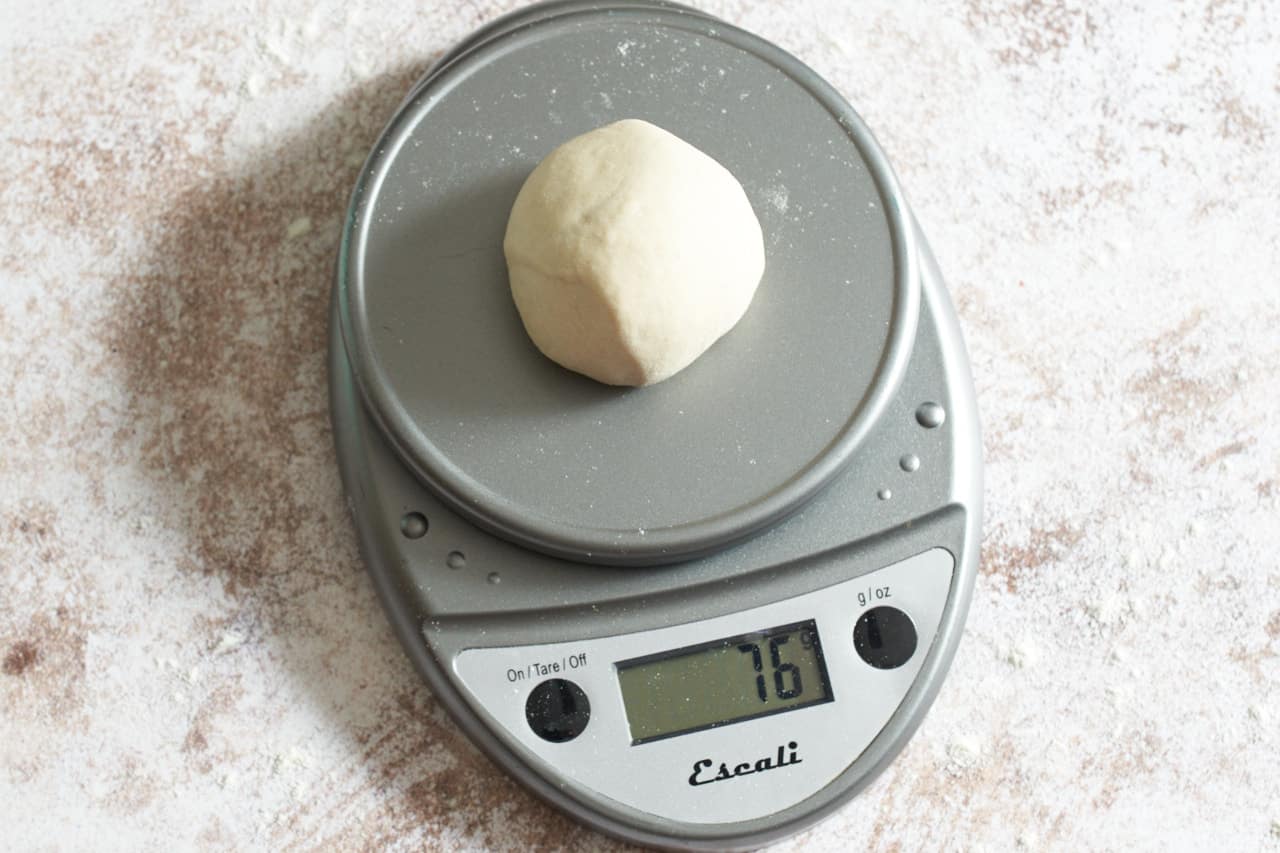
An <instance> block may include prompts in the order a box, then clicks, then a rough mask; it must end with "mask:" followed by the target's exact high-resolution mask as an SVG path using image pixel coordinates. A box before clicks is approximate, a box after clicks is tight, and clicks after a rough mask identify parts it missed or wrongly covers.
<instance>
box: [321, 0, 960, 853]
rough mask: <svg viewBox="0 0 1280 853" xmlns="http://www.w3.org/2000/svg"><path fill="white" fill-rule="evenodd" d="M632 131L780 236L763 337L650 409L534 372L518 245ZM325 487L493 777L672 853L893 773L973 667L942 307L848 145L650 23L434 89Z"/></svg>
mask: <svg viewBox="0 0 1280 853" xmlns="http://www.w3.org/2000/svg"><path fill="white" fill-rule="evenodd" d="M622 118H643V119H646V120H648V121H651V122H653V123H654V124H657V125H659V126H661V127H664V128H666V129H668V130H670V131H672V132H674V133H676V134H677V135H678V136H680V137H682V138H684V139H685V140H687V141H689V142H690V143H692V144H694V145H695V146H697V147H698V148H700V149H702V150H703V151H706V152H707V153H708V154H710V155H711V156H713V157H714V158H716V159H717V160H719V161H720V162H721V163H723V164H724V165H725V166H726V167H727V168H728V169H729V170H730V171H731V172H733V174H734V175H735V176H736V177H737V178H738V179H739V181H740V182H741V183H742V184H743V187H744V189H745V190H746V192H747V195H748V198H749V199H750V200H751V203H752V205H753V207H754V208H755V211H756V214H757V216H758V218H759V219H760V221H761V225H762V228H763V231H764V234H765V252H766V271H765V274H764V278H763V280H762V281H761V284H760V287H759V289H758V291H757V294H756V297H755V300H754V302H753V303H752V306H751V308H750V309H749V310H748V312H747V314H746V316H745V317H744V318H743V320H742V321H741V322H740V323H739V325H738V326H737V327H736V328H735V329H733V330H732V331H731V332H730V333H729V334H728V335H726V336H725V337H724V338H722V339H721V340H720V341H719V342H717V343H716V344H715V345H714V346H713V347H712V348H711V349H710V350H709V351H708V352H707V353H706V354H705V355H703V356H702V357H701V358H699V359H698V360H697V361H695V362H694V363H693V364H692V365H691V366H690V367H688V368H687V369H686V370H684V371H683V372H681V373H680V374H677V375H676V376H675V377H673V378H671V379H669V380H667V381H665V382H663V383H660V384H658V385H656V386H652V387H650V388H644V389H621V388H611V387H607V386H603V385H600V384H597V383H595V382H593V381H592V380H589V379H586V378H584V377H582V376H579V375H577V374H574V373H571V372H569V371H566V370H564V369H562V368H560V367H559V366H557V365H555V364H554V363H552V362H551V361H549V360H548V359H546V358H544V357H543V356H542V355H541V354H540V353H539V352H538V351H537V350H536V349H535V348H534V346H533V345H532V343H531V342H530V341H529V339H528V337H527V336H526V335H525V332H524V329H523V327H522V325H521V323H520V320H519V316H518V315H517V313H516V310H515V307H514V305H513V303H512V300H511V296H510V290H509V286H508V282H507V276H506V267H505V261H504V258H503V255H502V248H501V247H502V238H503V234H504V232H505V228H506V222H507V216H508V214H509V211H510V207H511V204H512V202H513V201H514V198H515V195H516V193H517V191H518V190H519V188H520V186H521V184H522V183H523V181H524V179H525V178H526V177H527V175H528V173H529V172H530V171H531V170H532V168H533V167H534V166H535V165H536V163H537V162H538V161H539V160H540V159H541V158H542V157H543V156H545V155H546V154H547V153H548V152H549V151H550V150H552V149H553V148H554V147H556V146H557V145H559V144H560V143H562V142H564V141H566V140H568V139H570V138H572V137H573V136H576V135H578V134H580V133H583V132H585V131H588V130H591V129H592V128H595V127H598V126H600V125H603V124H607V123H609V122H611V121H615V120H618V119H622ZM329 371H330V390H331V398H332V400H331V405H332V415H333V422H334V435H335V443H336V446H337V450H338V461H339V465H340V467H341V470H342V478H343V483H344V486H345V489H346V493H347V500H348V503H349V506H350V507H351V511H352V516H353V519H354V521H355V524H356V528H357V531H358V533H359V537H360V543H361V549H362V552H363V553H364V556H365V558H366V561H367V563H368V567H369V572H370V576H371V578H372V580H373V582H374V585H375V587H376V589H377V591H378V594H379V597H380V599H381V600H382V603H383V605H384V607H385V609H386V612H387V615H388V618H389V619H390V621H391V624H392V625H393V627H394V629H395V631H396V632H397V634H398V636H399V638H400V640H401V642H402V644H403V645H404V648H405V650H406V652H407V653H408V655H409V656H410V658H411V659H412V661H413V662H414V664H415V666H416V667H417V669H418V670H419V672H421V674H422V675H423V677H424V678H425V680H426V681H427V682H428V684H429V685H430V687H431V689H432V692H433V693H434V694H435V696H436V698H437V699H438V701H439V702H440V703H441V704H442V705H443V707H444V708H445V709H446V710H447V711H448V712H449V714H450V716H451V717H452V719H453V720H454V722H455V723H456V724H457V725H458V726H459V727H460V728H461V729H462V730H463V731H464V732H466V734H467V735H468V736H469V737H470V738H471V739H472V740H473V741H474V742H475V743H476V744H477V745H478V746H479V747H480V748H481V749H482V750H484V751H485V752H486V754H488V755H489V756H490V757H491V758H492V759H493V760H494V761H495V763H497V764H498V765H499V766H500V767H501V768H502V769H503V770H504V771H505V772H507V773H508V774H510V775H511V776H512V777H514V778H516V779H518V780H519V781H520V782H522V783H523V784H524V785H526V786H527V787H528V788H529V789H530V790H532V791H533V792H535V793H536V794H537V795H539V796H540V797H542V798H544V799H545V800H547V801H548V802H550V803H552V804H554V805H555V806H557V807H558V808H561V809H563V810H564V811H566V812H567V813H569V814H571V815H572V816H574V817H575V818H576V819H578V820H580V821H582V822H584V823H586V824H588V825H590V826H592V827H595V828H597V829H599V830H601V831H603V832H606V833H609V834H611V835H614V836H616V837H618V838H622V839H625V840H627V841H631V842H634V843H639V844H645V845H650V846H654V847H662V848H668V849H690V850H694V849H698V850H713V849H714V850H724V849H751V848H755V847H758V846H760V845H763V844H766V843H769V842H771V841H774V840H777V839H780V838H783V837H786V836H788V835H790V834H792V833H795V832H798V831H800V830H802V829H804V828H806V827H808V826H810V825H812V824H813V823H814V822H816V821H818V820H820V819H821V818H822V817H823V816H824V815H826V814H829V813H830V812H831V811H833V810H835V809H837V808H839V807H841V806H842V805H843V804H845V803H846V802H848V800H849V799H850V798H852V797H853V796H854V795H855V794H856V793H857V792H858V791H859V790H861V789H862V788H863V787H864V786H865V785H866V784H868V783H869V782H870V780H871V779H872V778H874V776H875V775H876V774H877V773H878V772H880V771H881V770H882V769H883V768H884V767H885V766H886V765H887V764H888V763H889V762H890V761H891V760H892V759H893V757H894V756H895V755H896V754H897V752H898V751H899V750H901V748H902V747H903V746H904V745H905V743H906V742H907V740H908V739H909V737H910V736H911V734H912V732H913V731H914V729H915V727H916V726H917V725H918V724H919V722H920V721H921V719H922V718H923V716H924V714H925V712H926V711H927V710H928V707H929V705H930V704H931V702H932V701H933V698H934V696H935V695H936V694H937V691H938V689H939V687H940V685H941V683H942V680H943V678H944V676H945V674H946V671H947V668H948V666H949V664H950V661H951V658H952V656H953V655H954V652H955V649H956V647H957V644H958V643H959V640H960V635H961V631H962V628H963V623H964V617H965V613H966V610H967V607H968V602H969V597H970V594H971V591H972V586H973V581H974V576H975V574H976V567H977V555H978V543H979V541H980V534H981V455H980V454H981V442H980V437H979V431H978V421H977V412H976V408H975V404H974V394H973V387H972V381H971V379H970V377H969V373H968V363H967V356H966V354H965V352H964V345H963V341H962V339H961V335H960V331H959V328H958V326H957V324H956V321H955V317H954V314H953V312H952V310H951V307H950V304H949V301H948V299H947V295H946V290H945V286H944V285H943V283H942V278H941V274H940V273H939V271H938V269H937V265H936V262H935V261H934V259H933V257H932V254H931V253H930V251H929V248H928V245H927V243H926V241H925V240H924V239H923V236H922V235H921V234H920V230H919V226H918V224H917V223H916V222H915V219H914V217H913V216H912V214H911V212H910V210H909V208H908V206H907V204H906V201H905V199H904V197H903V195H902V192H901V189H900V188H899V186H898V185H897V182H896V180H895V178H894V176H893V174H892V171H891V169H890V168H889V166H888V164H887V163H886V161H885V159H884V155H883V153H882V152H881V151H880V149H879V147H878V146H877V144H876V143H875V141H874V139H873V138H872V137H871V134H870V132H869V131H868V130H867V129H866V127H865V126H864V125H863V123H862V122H861V120H860V119H859V118H858V117H857V115H856V114H855V113H854V112H853V110H852V108H851V107H850V106H849V105H848V104H847V103H846V102H845V101H844V100H843V99H842V98H841V97H840V96H839V94H837V93H836V92H835V91H834V90H832V89H831V87H830V86H828V85H827V84H826V83H825V82H823V81H822V80H821V79H820V78H819V77H818V76H817V75H815V74H814V73H813V72H812V71H811V70H809V69H808V68H807V67H805V66H804V65H803V64H802V63H800V62H799V61H798V60H796V59H795V58H794V57H791V56H789V55H788V54H786V53H784V52H783V51H781V50H779V49H778V48H776V47H774V46H773V45H771V44H769V43H768V42H766V41H764V40H762V39H760V38H758V37H756V36H753V35H751V34H749V33H746V32H743V31H741V30H738V29H736V28H734V27H732V26H729V25H727V24H725V23H723V22H721V21H718V20H716V19H714V18H711V17H709V16H707V15H705V14H703V13H700V12H697V11H695V10H691V9H687V8H684V7H680V6H676V5H674V4H670V3H666V2H661V0H630V1H629V0H558V2H551V3H542V4H538V5H535V6H530V7H528V8H526V9H523V10H520V11H517V12H515V13H513V14H511V15H508V16H506V17H504V18H500V19H498V20H497V21H495V22H493V23H492V24H490V25H488V26H486V27H484V28H483V29H481V30H480V31H478V32H477V33H475V34H474V35H473V36H472V37H471V38H469V39H468V40H466V41H465V42H463V43H462V44H460V45H459V46H458V47H456V48H454V49H453V50H452V51H450V52H449V53H447V54H446V55H445V56H444V57H443V58H442V59H441V60H440V61H439V62H438V63H437V64H436V65H435V66H434V67H433V68H432V69H431V70H430V71H429V72H428V73H427V74H426V75H425V76H424V77H423V78H422V80H420V81H419V82H418V83H417V84H415V86H414V88H413V89H412V90H411V92H410V93H409V95H408V97H407V98H406V100H405V101H404V103H403V104H402V105H401V106H400V108H399V110H398V111H397V113H396V114H395V116H394V117H393V118H392V120H391V122H390V124H389V125H388V127H387V129H386V130H385V131H384V133H383V136H382V138H381V139H380V140H379V142H378V144H377V146H376V147H375V149H374V152H373V154H372V155H371V156H370V158H369V161H368V162H367V163H366V165H365V168H364V170H363V172H362V173H361V177H360V180H359V182H358V184H357V187H356V190H355V194H354V196H353V199H352V204H351V209H350V214H349V217H348V221H347V224H346V227H345V229H344V233H343V240H342V249H341V256H340V258H339V264H338V270H337V281H336V285H335V289H334V299H333V305H332V316H331V328H330V363H329Z"/></svg>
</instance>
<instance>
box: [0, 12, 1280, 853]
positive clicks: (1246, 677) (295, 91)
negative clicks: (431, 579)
mask: <svg viewBox="0 0 1280 853" xmlns="http://www.w3.org/2000/svg"><path fill="white" fill-rule="evenodd" d="M512 5H514V4H512V3H510V2H505V1H504V2H491V1H490V0H454V2H448V3H439V4H423V3H398V4H392V3H380V4H371V5H367V6H363V7H356V6H351V5H348V4H335V3H328V2H321V3H319V4H314V5H313V4H311V3H307V4H301V3H285V2H282V3H270V4H268V3H265V2H261V0H242V1H241V2H234V3H232V2H218V3H205V4H185V3H176V2H165V0H160V2H138V0H130V2H118V3H110V4H105V3H104V4H91V3H80V4H71V3H66V2H57V1H56V0H55V2H43V3H36V4H9V8H8V9H7V10H6V11H5V14H4V17H5V19H6V22H5V25H4V26H3V27H0V60H2V61H0V69H3V70H2V71H0V96H2V97H0V136H2V138H3V141H2V142H0V210H2V211H3V213H2V214H0V215H2V216H3V222H4V228H3V231H2V232H0V398H2V402H0V601H2V602H3V606H2V607H0V657H2V658H3V671H2V672H0V827H2V829H0V837H3V839H4V841H3V844H0V846H4V847H6V848H8V849H23V850H25V849H65V850H78V849H86V848H90V847H102V848H116V849H129V850H141V849H165V850H168V849H174V847H177V848H179V849H211V850H212V849H218V850H221V849H246V848H257V849H267V848H270V849H278V848H302V849H313V848H324V849H333V848H339V849H349V848H370V849H372V848H384V847H392V848H395V849H405V850H408V849H419V848H422V847H426V848H430V849H458V848H472V849H497V850H523V849H529V848H565V849H567V848H575V849H580V848H612V847H615V846H616V845H612V843H611V842H608V841H606V840H605V839H602V838H600V837H599V836H596V835H593V834H592V833H590V832H588V831H586V830H583V829H581V828H578V827H577V826H575V825H574V824H572V823H570V822H569V821H568V820H566V819H564V818H562V817H560V816H559V815H558V814H556V813H554V812H553V811H551V810H549V809H548V808H547V807H545V806H543V805H542V804H541V803H539V802H538V801H536V800H535V799H533V798H532V797H531V796H529V795H528V794H526V793H525V792H524V791H523V790H521V789H520V788H518V787H517V786H516V785H515V784H513V783H512V782H510V781H508V780H507V779H506V778H505V777H504V776H503V775H502V774H501V773H499V772H498V771H497V770H496V769H495V768H494V767H493V766H491V765H490V764H489V762H488V761H487V760H486V759H485V758H483V757H482V756H481V755H479V754H478V753H477V751H476V750H475V749H474V748H473V747H472V746H471V745H470V744H469V743H468V741H467V740H466V739H465V738H464V737H463V736H462V735H461V734H460V733H459V732H458V730H457V729H456V728H455V727H454V726H453V725H452V724H451V723H450V722H449V721H448V720H447V719H446V718H445V715H444V714H443V712H442V711H441V709H440V708H439V707H438V706H437V704H436V703H435V701H434V700H433V699H432V697H431V695H430V693H429V692H428V690H427V689H426V687H425V686H423V685H422V684H421V683H420V682H419V680H418V678H417V677H416V675H415V674H414V672H413V671H412V669H411V668H410V666H409V663H408V661H407V659H406V658H405V656H404V655H403V653H402V652H401V650H400V648H399V647H398V645H397V644H396V642H395V640H394V638H393V637H392V634H391V631H390V629H389V628H388V626H387V623H386V622H385V620H384V619H383V616H382V613H381V611H380V609H379V607H378V604H377V602H376V600H375V598H374V595H373V591H372V588H371V585H370V583H369V581H368V579H367V578H366V577H365V575H364V573H363V568H362V566H361V563H360V560H359V559H358V555H357V553H356V547H355V539H354V534H353V531H352V528H351V525H350V523H349V520H348V518H347V516H346V514H345V511H344V508H343V501H342V498H341V494H340V488H339V483H338V478H337V469H336V466H335V464H334V459H333V450H332V447H331V443H330V433H329V426H328V421H327V413H326V391H325V384H324V369H323V358H322V354H323V348H324V340H325V320H326V317H325V306H326V300H327V298H328V287H329V278H330V271H331V268H332V264H333V259H334V253H335V241H336V235H337V231H338V225H339V219H340V215H341V211H342V209H343V206H344V204H345V201H346V198H347V194H348V192H349V190H350V187H351V185H352V182H353V179H354V176H355V173H356V171H357V168H358V166H359V162H360V160H361V159H362V157H363V155H364V153H365V152H366V150H367V148H368V146H369V145H370V144H371V142H372V140H373V138H374V136H375V134H376V133H377V131H378V130H379V128H380V127H381V125H382V123H383V122H384V121H385V119H386V117H387V116H388V115H389V113H390V111H391V110H392V109H393V108H394V106H395V104H396V103H397V101H398V100H399V98H400V97H401V96H402V95H403V94H404V92H405V91H406V88H407V87H408V85H409V84H410V82H411V81H412V80H413V79H414V78H415V77H416V75H418V74H419V73H421V71H422V70H423V69H424V68H425V66H426V65H427V64H428V62H429V61H430V60H431V58H432V57H434V56H436V55H438V54H439V53H440V52H441V51H442V50H444V49H445V48H446V47H448V46H449V45H451V44H452V43H453V42H455V41H456V40H458V39H459V38H461V37H462V36H464V35H465V34H466V33H467V32H469V31H470V30H471V29H473V28H474V27H475V26H477V25H479V24H481V23H483V22H485V21H487V20H490V19H492V18H493V17H495V16H496V15H498V14H499V13H501V12H503V11H505V10H506V9H508V8H510V7H511V6H512ZM706 8H707V9H708V10H710V11H712V12H714V13H716V14H719V15H721V16H724V17H726V18H727V19H729V20H731V21H733V22H736V23H738V24H741V25H743V26H746V27H748V28H750V29H752V30H755V31H757V32H759V33H761V34H763V35H765V36H767V37H769V38H771V39H773V40H775V41H777V42H779V43H780V44H782V45H783V46H784V47H786V48H788V49H790V50H791V51H793V52H794V53H796V54H798V55H799V56H800V57H802V58H803V59H804V60H806V61H807V62H808V63H810V64H811V65H813V66H814V67H815V68H816V69H817V70H818V71H820V72H821V73H823V74H824V75H825V76H827V77H828V78H829V79H830V80H831V81H832V82H833V83H834V84H835V85H836V86H837V87H838V88H839V89H840V90H842V91H843V92H844V93H845V94H846V95H847V96H848V97H849V98H850V100H851V101H852V102H853V103H854V105H855V106H856V107H857V109H858V110H859V111H860V112H861V113H862V115H863V116H864V117H865V118H866V119H867V120H868V122H869V123H870V124H871V126H872V127H873V128H874V129H875V131H876V133H877V134H878V136H879V138H880V139H881V141H882V143H883V144H884V146H885V148H886V149H887V151H888V153H889V155H890V157H891V159H892V160H893V162H894V163H895V165H896V167H897V169H898V172H899V175H900V176H901V178H902V180H903V183H904V185H905V187H906V189H907V191H908V193H909V195H910V196H911V197H912V199H913V201H914V204H915V206H916V210H917V213H918V214H919V217H920V219H921V220H922V222H923V224H924V227H925V230H926V232H927V233H928V234H929V235H930V237H931V240H932V242H933V245H934V248H935V249H936V251H937V254H938V256H939V258H940V260H941V262H942V266H943V269H944V270H945V272H946V273H947V275H948V278H949V282H950V285H951V289H952V293H953V296H954V299H955V301H956V304H957V307H958V310H959V313H960V317H961V321H962V323H963V326H964V329H965V332H966V334H967V337H968V341H969V345H970V348H971V350H972V356H973V363H974V374H975V376H976V381H977V385H978V392H979V397H980V406H981V410H982V415H983V419H984V422H985V441H986V459H987V466H988V467H987V501H988V504H987V506H988V510H987V518H986V542H985V550H984V554H983V560H982V569H981V576H980V577H979V580H978V585H977V590H976V594H975V597H974V602H973V608H972V612H971V616H970V621H969V627H968V631H967V635H966V638H965V641H964V643H963V644H962V646H961V649H960V652H959V655H958V657H957V659H956V662H955V667H954V669H953V671H952V674H951V677H950V679H949V680H948V682H947V684H946V686H945V688H944V689H943V691H942V694H941V696H940V698H939V700H938V702H937V705H936V706H935V708H934V710H933V712H932V714H931V715H930V716H929V717H928V719H927V720H926V722H925V723H924V725H923V727H922V728H921V729H920V732H919V734H918V735H917V737H916V738H915V739H914V740H913V741H912V742H911V744H910V745H909V746H908V747H907V749H906V751H905V752H904V753H903V755H902V756H901V758H900V759H899V760H898V761H897V762H896V763H895V764H894V765H893V766H892V767H891V768H890V769H889V771H888V772H887V773H885V774H884V775H883V776H882V777H881V778H880V779H879V780H878V781H877V782H876V783H875V784H874V785H873V786H872V787H871V788H870V789H869V790H868V791H867V792H866V793H864V794H863V795H862V796H860V797H859V798H858V799H856V800H855V801H854V802H853V803H851V804H850V805H849V806H848V807H846V808H845V809H844V810H843V811H841V812H840V813H839V814H838V815H836V816H835V817H834V818H832V819H831V820H829V821H827V822H826V823H824V824H822V825H821V826H820V827H818V828H817V829H815V830H813V831H811V832H809V833H807V834H806V835H803V836H801V837H799V838H797V839H795V840H793V841H791V842H789V843H787V844H783V845H781V847H780V849H785V850H794V849H801V848H812V849H824V848H825V849H860V848H873V849H884V850H893V849H903V850H917V849H928V850H941V849H947V850H951V849H956V850H960V849H964V850H969V849H979V848H987V849H1009V848H1014V847H1018V846H1021V847H1025V848H1027V849H1041V848H1045V849H1060V850H1081V849H1133V848H1142V849H1153V850H1163V849H1171V848H1172V849H1231V850H1254V849H1272V850H1275V849H1280V428H1277V426H1276V409H1277V406H1276V401H1277V400H1278V399H1280V372H1278V370H1277V365H1278V364H1280V272H1277V271H1278V270H1280V201H1278V200H1280V4H1275V3H1271V4H1263V3H1250V2H1243V0H1239V2H1232V1H1231V0H1188V2H1166V3H1142V2H1134V3H1123V4H1122V3H1105V4H1102V3H1098V4H1077V3H1066V2H1053V0H1044V1H1043V2H1041V1H1040V0H1030V1H1029V2H1028V0H993V2H980V0H969V2H961V1H960V0H953V1H952V2H942V3H931V4H928V6H927V7H926V6H925V5H924V4H919V3H907V4H903V3H897V2H887V0H886V1H885V2H874V3H852V4H851V3H845V2H834V0H833V1H832V2H825V3H824V2H800V3H782V2H772V3H750V2H710V3H707V4H706Z"/></svg>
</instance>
